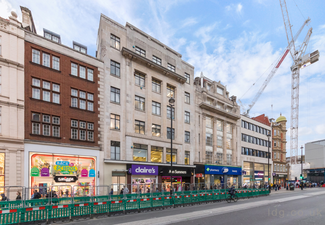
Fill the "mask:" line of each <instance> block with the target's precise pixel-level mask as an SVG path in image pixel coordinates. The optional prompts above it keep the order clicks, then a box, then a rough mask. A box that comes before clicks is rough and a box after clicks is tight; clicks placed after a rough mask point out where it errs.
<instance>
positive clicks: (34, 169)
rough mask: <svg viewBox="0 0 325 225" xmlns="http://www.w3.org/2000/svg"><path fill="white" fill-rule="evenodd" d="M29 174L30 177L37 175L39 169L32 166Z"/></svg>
mask: <svg viewBox="0 0 325 225" xmlns="http://www.w3.org/2000/svg"><path fill="white" fill-rule="evenodd" d="M30 176H31V177H39V169H38V168H37V167H33V168H32V169H31V170H30Z"/></svg>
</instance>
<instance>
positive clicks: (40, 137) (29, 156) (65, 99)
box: [22, 10, 103, 194]
mask: <svg viewBox="0 0 325 225" xmlns="http://www.w3.org/2000/svg"><path fill="white" fill-rule="evenodd" d="M22 12H23V18H24V17H28V16H29V15H28V14H25V11H24V10H22ZM43 33H44V35H43V36H40V35H37V34H36V32H35V33H34V32H30V31H28V30H26V32H25V63H24V64H25V117H24V119H25V135H24V136H25V155H24V156H25V157H24V163H25V170H24V173H23V175H24V177H25V182H24V184H25V186H31V187H33V188H34V187H36V188H39V189H40V191H42V192H44V189H43V188H44V187H49V186H58V185H61V187H63V186H62V185H66V187H64V190H62V192H66V189H67V190H68V192H69V193H70V194H71V192H74V193H75V194H85V193H90V192H91V191H92V190H94V189H92V190H90V187H89V186H97V185H99V184H100V181H99V179H100V173H99V170H100V166H101V165H102V163H100V162H101V161H102V160H103V159H102V158H101V152H100V143H99V137H98V131H99V129H100V127H99V123H98V121H99V113H98V109H99V108H100V102H101V100H102V99H99V97H98V96H99V90H100V89H99V85H98V83H99V82H100V80H101V79H103V62H101V61H100V60H98V59H97V58H94V57H92V56H90V55H88V54H87V48H86V47H85V46H83V45H80V44H78V43H76V42H74V43H73V48H70V47H68V46H64V45H62V44H61V38H60V35H58V34H56V33H54V32H51V31H48V30H46V29H44V32H43ZM42 187H43V188H42ZM62 192H61V191H60V192H58V193H59V194H62Z"/></svg>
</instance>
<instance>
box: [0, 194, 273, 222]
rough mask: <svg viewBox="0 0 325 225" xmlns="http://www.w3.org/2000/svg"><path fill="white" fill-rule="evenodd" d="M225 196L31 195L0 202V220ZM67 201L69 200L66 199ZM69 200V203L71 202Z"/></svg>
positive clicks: (55, 216)
mask: <svg viewBox="0 0 325 225" xmlns="http://www.w3.org/2000/svg"><path fill="white" fill-rule="evenodd" d="M268 194H269V192H268V190H267V189H238V190H236V195H237V196H238V198H250V197H257V196H262V195H268ZM227 196H229V194H228V192H227V189H216V190H201V191H184V192H175V193H174V194H173V195H172V196H171V195H170V193H167V192H165V193H159V194H158V193H155V194H154V195H152V196H150V194H140V195H139V194H126V195H107V196H94V197H75V198H73V199H71V198H60V199H54V198H52V199H50V200H49V199H37V200H36V199H35V200H22V201H8V202H0V224H4V225H5V224H18V223H20V224H22V223H27V222H35V221H49V220H54V219H64V218H67V219H72V218H73V217H77V216H90V217H91V216H93V215H96V214H109V213H114V212H126V211H129V210H141V209H146V208H147V209H149V208H155V207H170V206H173V205H174V206H177V205H185V204H193V203H200V202H208V201H223V200H226V198H227ZM66 202H69V203H66ZM71 202H72V203H71Z"/></svg>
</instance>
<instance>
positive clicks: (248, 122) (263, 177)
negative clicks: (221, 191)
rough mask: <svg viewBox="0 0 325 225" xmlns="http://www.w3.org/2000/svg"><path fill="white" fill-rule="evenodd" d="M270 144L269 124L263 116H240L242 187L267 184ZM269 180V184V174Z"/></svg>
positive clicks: (270, 163)
mask: <svg viewBox="0 0 325 225" xmlns="http://www.w3.org/2000/svg"><path fill="white" fill-rule="evenodd" d="M268 134H269V136H268ZM270 142H271V123H270V122H269V119H268V118H267V117H266V116H265V115H264V114H263V115H260V116H257V117H253V118H249V117H247V116H244V115H242V116H241V161H242V165H243V185H248V186H251V185H264V184H266V183H267V182H268V174H269V173H270V171H272V158H271V157H270V156H271V153H272V148H271V144H270ZM268 158H269V159H268ZM268 162H269V164H268ZM270 178H271V180H270V183H271V182H272V176H271V173H270Z"/></svg>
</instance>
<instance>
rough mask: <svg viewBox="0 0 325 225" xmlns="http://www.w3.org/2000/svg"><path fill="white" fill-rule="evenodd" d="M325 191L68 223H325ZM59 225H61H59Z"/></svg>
mask: <svg viewBox="0 0 325 225" xmlns="http://www.w3.org/2000/svg"><path fill="white" fill-rule="evenodd" d="M324 202H325V188H308V189H304V190H303V191H301V190H300V189H295V190H294V191H287V190H285V189H284V190H280V191H277V192H275V191H274V192H271V195H269V196H262V197H258V198H250V199H240V200H239V201H238V202H236V203H227V202H216V203H208V204H205V203H204V204H201V205H194V206H187V207H178V208H171V209H165V210H157V211H148V212H141V213H133V214H127V215H120V216H111V217H102V218H94V219H88V220H78V221H73V222H70V223H69V224H73V225H75V224H78V225H90V224H91V225H94V224H99V225H101V224H120V225H138V224H141V225H153V224H154V225H156V224H157V225H165V224H179V225H192V224H193V225H194V224H200V225H205V224H206V225H211V224H236V225H240V224H245V225H247V224H250V225H255V224H256V225H257V224H271V225H278V224H286V225H287V224H289V225H290V224H294V225H300V224H309V225H310V224H324V219H325V208H324V207H323V203H324ZM57 224H60V223H57Z"/></svg>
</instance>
